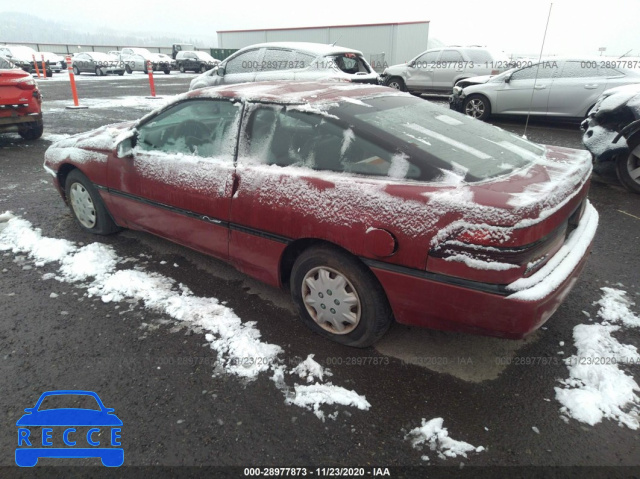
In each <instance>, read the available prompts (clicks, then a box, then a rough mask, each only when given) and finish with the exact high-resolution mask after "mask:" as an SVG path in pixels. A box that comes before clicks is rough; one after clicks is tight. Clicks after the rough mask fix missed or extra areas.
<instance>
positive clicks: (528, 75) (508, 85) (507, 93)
mask: <svg viewBox="0 0 640 479" xmlns="http://www.w3.org/2000/svg"><path fill="white" fill-rule="evenodd" d="M560 68H562V65H561V64H558V62H555V61H554V62H542V63H540V64H535V65H531V66H528V67H526V68H521V69H520V70H516V71H515V72H513V73H512V74H511V76H510V77H508V78H506V79H505V81H504V82H503V83H501V84H500V85H499V86H497V92H496V102H495V104H494V105H491V111H492V113H507V114H519V115H520V114H522V115H526V114H527V113H529V112H530V113H532V114H534V115H546V114H547V105H548V103H549V92H550V91H551V83H552V82H553V76H554V75H557V73H558V71H559V69H560Z"/></svg>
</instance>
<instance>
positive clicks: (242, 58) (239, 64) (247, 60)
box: [225, 49, 260, 75]
mask: <svg viewBox="0 0 640 479" xmlns="http://www.w3.org/2000/svg"><path fill="white" fill-rule="evenodd" d="M259 53H260V49H256V50H249V51H248V52H246V53H243V54H242V55H238V56H237V57H235V58H232V59H231V60H229V61H228V62H227V66H226V68H225V74H227V75H229V74H232V73H249V72H254V71H256V69H257V67H258V55H259Z"/></svg>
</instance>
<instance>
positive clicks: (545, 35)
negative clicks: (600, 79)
mask: <svg viewBox="0 0 640 479" xmlns="http://www.w3.org/2000/svg"><path fill="white" fill-rule="evenodd" d="M552 7H553V2H551V3H550V4H549V15H548V16H547V25H546V26H545V27H544V35H543V37H542V46H541V47H540V56H539V57H538V67H537V68H536V76H535V78H534V79H533V88H532V89H531V99H530V100H529V111H528V112H527V122H526V123H525V124H524V133H523V134H522V138H524V139H525V140H526V139H527V127H528V126H529V117H530V116H531V106H532V105H533V94H534V93H535V91H536V83H537V82H538V72H539V71H540V62H541V61H542V51H543V50H544V42H545V40H546V39H547V30H548V29H549V20H550V19H551V8H552Z"/></svg>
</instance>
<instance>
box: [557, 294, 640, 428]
mask: <svg viewBox="0 0 640 479" xmlns="http://www.w3.org/2000/svg"><path fill="white" fill-rule="evenodd" d="M602 291H603V293H604V294H603V295H602V298H600V300H598V301H596V302H595V303H594V305H599V306H600V309H599V311H598V313H597V315H598V317H600V318H601V319H602V322H601V323H591V324H579V325H577V326H576V327H575V328H574V329H573V338H574V341H575V347H576V349H577V353H576V354H575V355H573V356H571V357H570V358H567V359H566V360H565V363H566V364H567V366H568V368H569V378H567V379H563V380H561V381H560V382H561V383H562V387H556V388H555V391H556V399H557V400H558V401H559V402H560V404H562V407H561V408H560V413H561V415H562V417H563V418H565V420H566V418H568V417H570V418H573V419H576V420H578V421H580V422H584V423H586V424H589V425H591V426H593V425H595V424H598V423H599V422H601V421H602V420H603V419H610V420H613V421H617V422H618V425H620V426H621V427H622V426H627V427H628V428H630V429H634V430H637V429H638V428H639V427H640V422H639V420H640V397H638V393H639V392H640V386H638V383H637V382H636V380H635V379H634V377H633V376H632V375H631V374H629V372H628V371H626V370H625V369H626V368H625V367H624V365H630V366H636V367H637V365H640V354H638V350H637V349H636V348H635V347H634V346H632V345H628V344H623V343H621V342H620V341H618V339H616V337H615V336H614V334H615V333H617V332H619V331H622V330H623V328H625V327H626V328H629V327H635V328H637V327H639V326H640V317H638V316H636V315H635V314H634V313H633V312H632V311H631V310H630V306H631V305H633V302H631V301H630V300H629V299H628V298H627V293H626V292H625V291H622V290H620V289H614V288H602ZM621 366H622V367H621Z"/></svg>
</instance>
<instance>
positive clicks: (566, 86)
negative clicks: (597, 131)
mask: <svg viewBox="0 0 640 479" xmlns="http://www.w3.org/2000/svg"><path fill="white" fill-rule="evenodd" d="M606 86H607V79H606V77H603V76H600V75H599V74H598V62H590V61H580V60H567V61H566V62H564V66H563V67H562V72H561V73H560V75H558V77H557V78H555V79H554V80H553V83H552V85H551V92H550V93H549V107H548V115H549V116H571V117H579V118H583V117H584V116H585V115H586V114H587V110H588V109H589V108H591V106H593V105H594V104H595V103H596V100H597V99H598V97H599V96H600V95H601V94H602V92H604V90H605V87H606Z"/></svg>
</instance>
